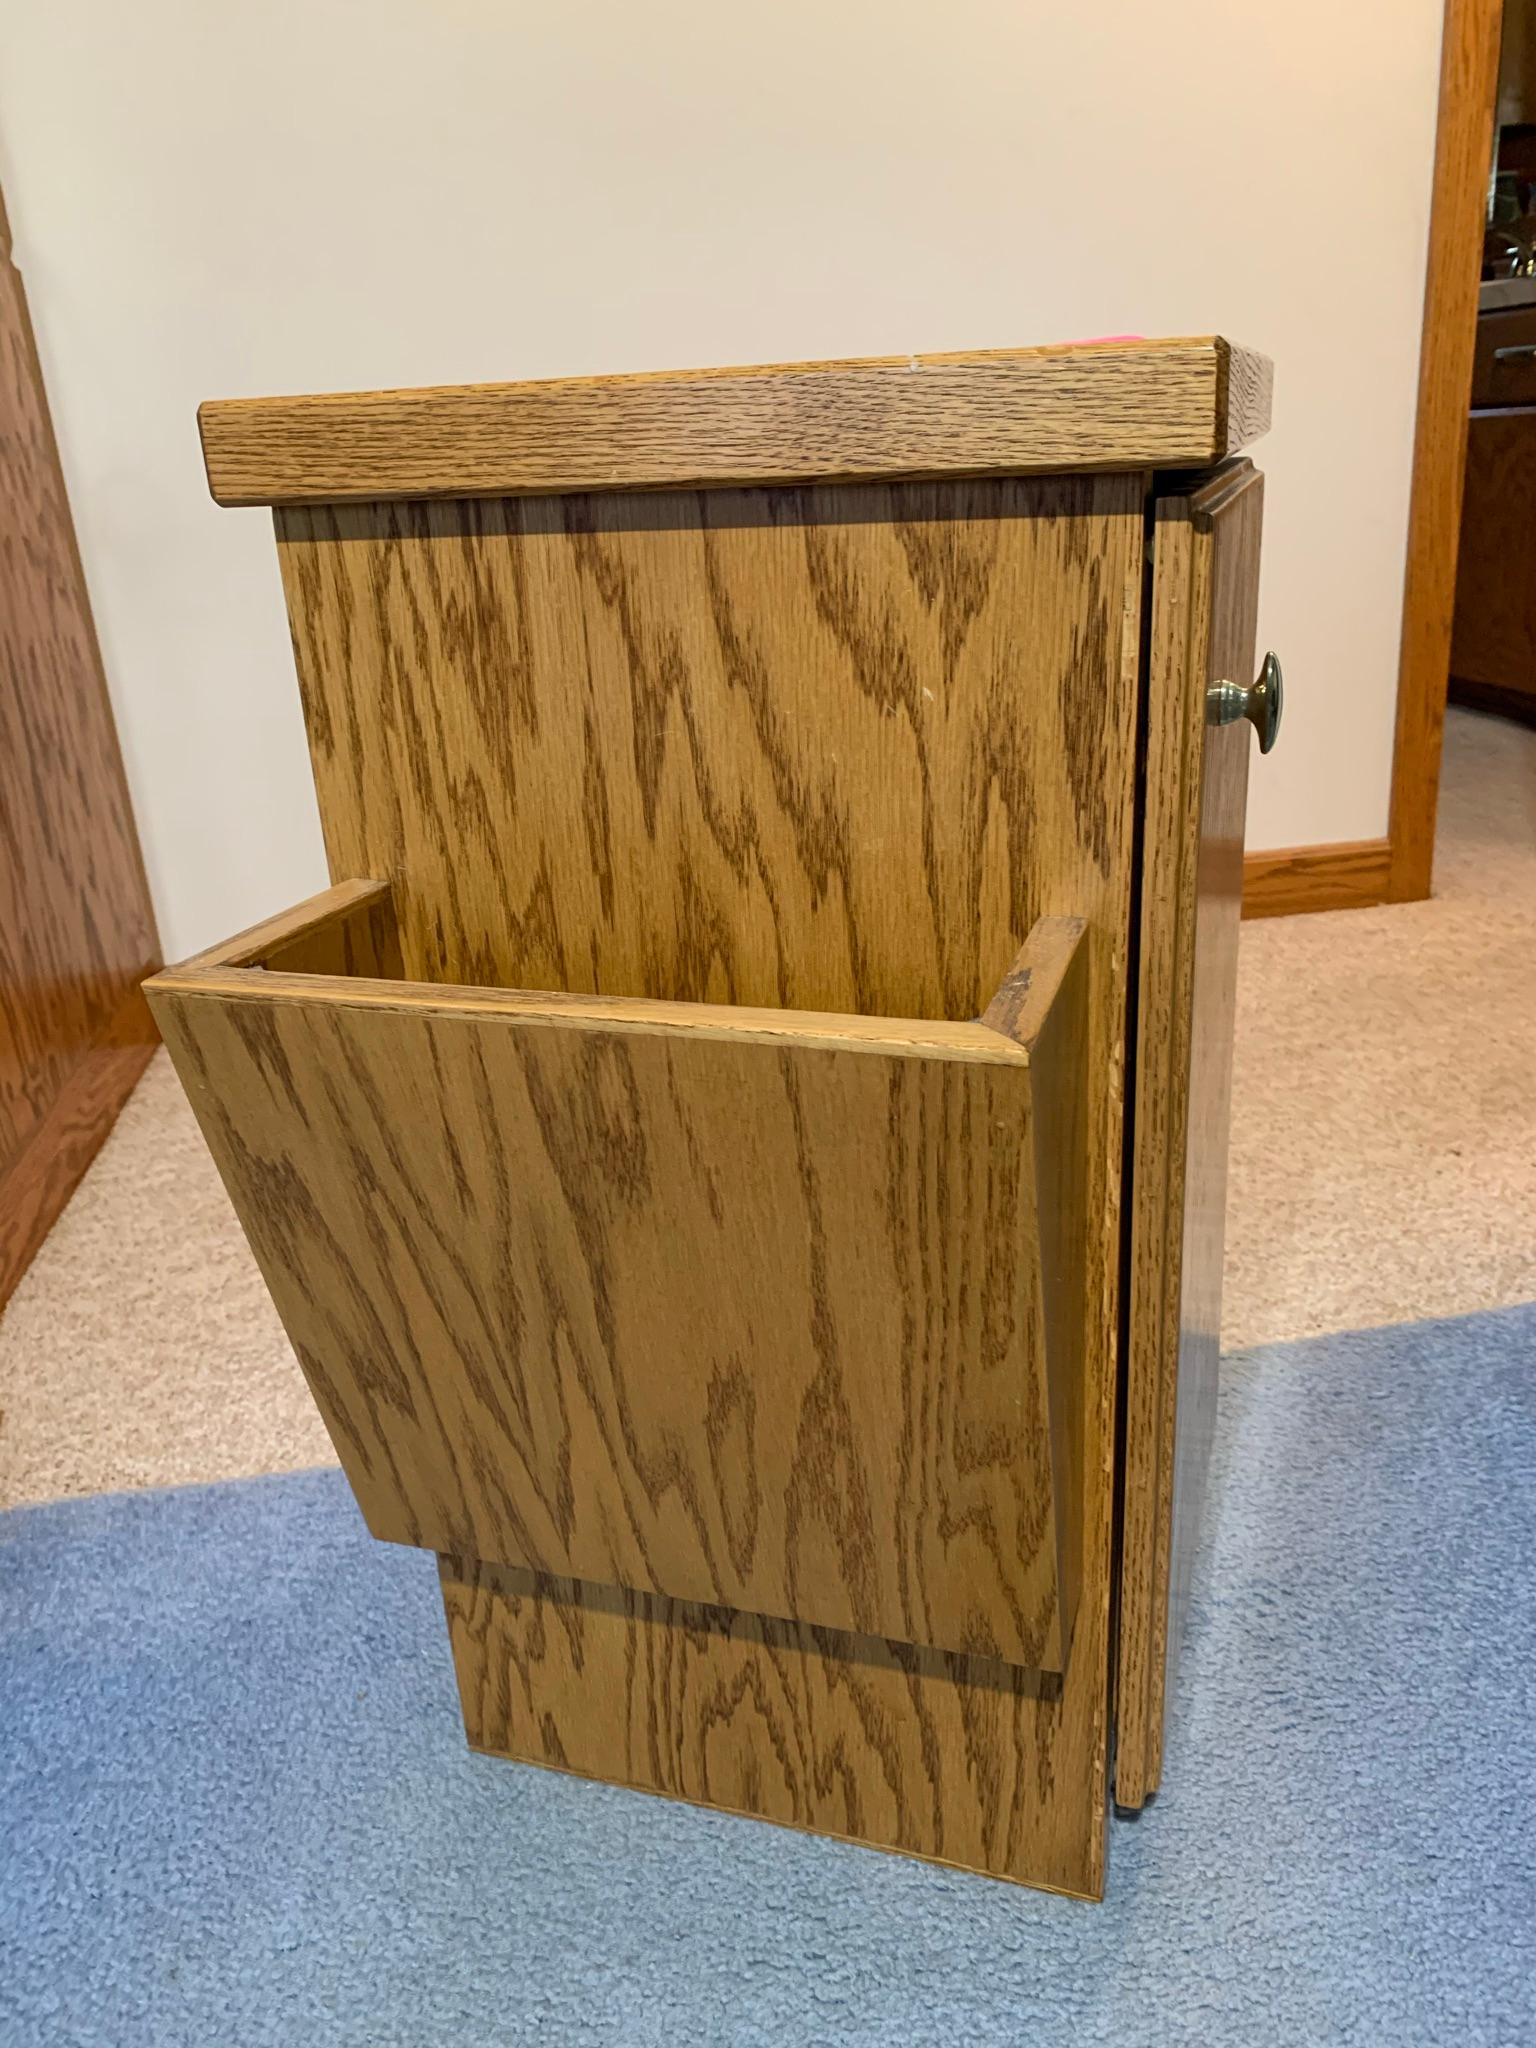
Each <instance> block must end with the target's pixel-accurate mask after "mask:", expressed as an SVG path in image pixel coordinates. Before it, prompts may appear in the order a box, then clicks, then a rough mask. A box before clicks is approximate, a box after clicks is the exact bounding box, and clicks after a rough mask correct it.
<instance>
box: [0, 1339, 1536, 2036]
mask: <svg viewBox="0 0 1536 2048" xmlns="http://www.w3.org/2000/svg"><path fill="white" fill-rule="evenodd" d="M1533 1368H1536V1308H1529V1309H1518V1310H1513V1311H1510V1312H1508V1313H1504V1314H1498V1315H1486V1316H1477V1317H1471V1318H1468V1319H1466V1320H1463V1321H1459V1322H1452V1323H1442V1324H1415V1325H1410V1326H1408V1327H1406V1328H1402V1329H1395V1330H1384V1331H1376V1332H1369V1333H1365V1334H1359V1335H1354V1336H1348V1337H1333V1338H1328V1339H1322V1340H1318V1341H1315V1342H1310V1343H1305V1344H1298V1345H1293V1346H1287V1347H1282V1348H1277V1349H1275V1350H1271V1351H1268V1352H1260V1353H1255V1354H1252V1355H1250V1356H1247V1357H1240V1358H1237V1359H1234V1360H1231V1361H1229V1364H1228V1367H1227V1386H1226V1393H1225V1408H1224V1418H1223V1427H1222V1434H1221V1440H1220V1444H1219V1448H1218V1463H1217V1470H1216V1474H1215V1483H1214V1490H1213V1496H1212V1509H1211V1515H1210V1521H1209V1525H1208V1539H1209V1540H1208V1542H1207V1545H1206V1551H1205V1556H1204V1559H1203V1562H1202V1568H1201V1573H1200V1575H1199V1579H1198V1583H1197V1587H1196V1604H1195V1612H1194V1618H1193V1627H1192V1632H1191V1636H1190V1640H1189V1644H1188V1650H1187V1655H1186V1658H1185V1662H1184V1683H1183V1693H1184V1698H1183V1702H1182V1710H1181V1712H1180V1714H1179V1717H1178V1721H1177V1725H1176V1732H1175V1735H1174V1739H1173V1745H1172V1750H1171V1753H1170V1757H1169V1762H1168V1775H1167V1790H1166V1791H1165V1792H1164V1794H1163V1795H1162V1796H1161V1797H1160V1798H1159V1799H1158V1800H1157V1801H1156V1802H1155V1804H1154V1805H1153V1806H1152V1807H1150V1808H1149V1809H1148V1810H1147V1812H1146V1813H1145V1814H1144V1815H1143V1816H1142V1817H1141V1818H1140V1819H1139V1820H1137V1821H1134V1822H1130V1821H1127V1822H1122V1823H1118V1824H1117V1825H1116V1826H1115V1828H1114V1830H1113V1835H1112V1840H1111V1855H1110V1898H1109V1902H1108V1903H1107V1904H1106V1905H1104V1906H1102V1907H1097V1908H1095V1907H1091V1906H1082V1905H1077V1904H1074V1903H1072V1902H1070V1901H1065V1900H1059V1899H1051V1898H1047V1897H1042V1896H1038V1895H1034V1894H1031V1893H1028V1892H1023V1891H1019V1890H1016V1889H1014V1888H1013V1887H1010V1886H1005V1885H999V1884H994V1883H990V1882H988V1881H987V1880H985V1879H980V1878H968V1877H965V1876H962V1875H959V1874H956V1873H953V1872H948V1871H943V1870H938V1869H934V1868H931V1867H929V1866H926V1865H923V1864H919V1863H912V1862H905V1861H902V1860H899V1859H896V1858H892V1857H889V1856H883V1855H878V1854H874V1853H872V1852H868V1851H861V1850H858V1849H853V1848H848V1847H845V1846H841V1845H839V1844H836V1843H830V1842H822V1841H817V1840H813V1839H811V1838H808V1837H804V1836H800V1835H795V1834H790V1833H785V1832H781V1831H779V1830H777V1829H772V1828H766V1827H760V1826H754V1825H753V1824H751V1823H749V1822H743V1821H737V1820H732V1819H728V1818H725V1817H720V1816H715V1815H711V1814H706V1813H700V1812H697V1811H695V1810H692V1809H689V1808H685V1807H678V1806H669V1805H666V1804H664V1803H662V1802H660V1801H657V1800H652V1799H646V1798H642V1797H640V1796H639V1795H636V1794H631V1793H625V1792H620V1791H615V1790H612V1789H610V1788H607V1787H603V1786H595V1785H587V1784H583V1783H580V1782H578V1781H574V1780H570V1779H564V1778H560V1777H556V1776H552V1775H549V1774H546V1773H543V1772H539V1771H534V1770H529V1769H522V1768H517V1767H514V1766H510V1765H504V1764H496V1763H493V1762H489V1761H486V1760H483V1759H477V1758H472V1757H471V1756H469V1754H468V1753H467V1752H466V1751H465V1749H464V1747H463V1744H462V1739H461V1736H460V1732H459V1724H458V1718H457V1709H456V1705H455V1701H454V1697H453V1689H452V1682H451V1678H450V1675H449V1670H448V1664H447V1657H446V1652H445V1646H444V1638H443V1627H442V1619H441V1614H440V1610H439V1607H438V1601H437V1590H436V1580H435V1574H434V1569H433V1565H432V1561H431V1559H430V1558H428V1557H425V1556H420V1555H417V1554H415V1553H413V1552H409V1551H402V1550H393V1549H388V1548H385V1547H384V1546H382V1545H378V1544H375V1543H373V1542H372V1541H371V1540H370V1539H369V1538H368V1537H367V1536H366V1535H365V1533H364V1531H363V1528H362V1525H361V1523H360V1521H359V1519H358V1517H357V1514H356V1512H355V1510H354V1508H353V1507H352V1504H351V1501H350V1498H349V1496H348V1495H347V1493H346V1492H345V1490H344V1488H343V1486H342V1483H341V1481H340V1479H339V1477H337V1476H335V1475H333V1474H331V1473H304V1474H301V1475H299V1476H297V1477H292V1478H282V1479H269V1480H257V1481H252V1482H249V1483H245V1484H240V1485H224V1486H211V1487H205V1488H193V1489H188V1490H184V1491H178V1492H173V1493H162V1494H141V1495H137V1496H132V1495H130V1496H114V1497H107V1498H100V1499H92V1500H86V1501H77V1502H69V1503H64V1504H61V1505H59V1506H56V1507H46V1508H38V1509H27V1510H18V1511H15V1512H13V1513H12V1514H10V1515H8V1516H4V1517H0V2042H3V2043H4V2044H5V2048H13V2044H15V2048H61V2044H65V2043H69V2044H87V2043H88V2044H92V2048H97V2044H99V2048H140V2044H151V2043H152V2044H155V2048H181V2044H186V2048H221V2044H238V2048H247V2044H252V2048H254V2044H266V2043H274V2044H275V2043H283V2044H304V2048H322V2044H324V2048H329V2044H336V2043H346V2044H353V2043H356V2044H362V2043H368V2044H396V2043H398V2044H403V2048H404V2044H408V2048H480V2044H491V2043H497V2044H500V2043H509V2042H525V2041H538V2042H549V2043H574V2042H583V2043H587V2042H594V2043H595V2042H604V2043H606V2042H625V2043H651V2042H654V2043H666V2044H669V2048H691V2044H695V2043H711V2044H714V2043H731V2044H736V2043H740V2044H748V2043H772V2044H774V2048H780V2044H791V2048H804V2044H814V2043H822V2042H825V2043H833V2042H881V2043H900V2044H903V2048H907V2044H929V2043H936V2044H949V2043H965V2044H972V2043H977V2044H991V2043H1003V2042H1006V2043H1010V2044H1012V2043H1053V2044H1054V2043H1061V2044H1066V2043H1072V2044H1074V2048H1076V2044H1085V2043H1095V2042H1107V2043H1114V2044H1143V2043H1144V2044H1148V2048H1151V2044H1156V2048H1174V2044H1179V2043H1184V2042H1189V2043H1199V2044H1201V2048H1218V2044H1227V2043H1232V2044H1238V2043H1240V2044H1243V2048H1262V2044H1269V2043H1284V2044H1287V2048H1290V2044H1311V2043H1330V2044H1331V2043H1337V2042H1348V2043H1382V2044H1390V2048H1415V2044H1419V2043H1424V2044H1431V2043H1432V2044H1435V2048H1481V2044H1496V2048H1514V2044H1520V2043H1530V2042H1532V2041H1536V1999H1533V1990H1532V1981H1533V1972H1536V1843H1533V1832H1532V1824H1531V1815H1530V1808H1529V1792H1528V1789H1527V1776H1528V1768H1529V1758H1530V1749H1531V1743H1532V1735H1533V1725H1536V1715H1533V1711H1532V1709H1533V1680H1532V1661H1533V1653H1536V1641H1533V1634H1536V1630H1533V1621H1536V1592H1533V1584H1532V1570H1533V1559H1536V1541H1533V1538H1536V1486H1533V1479H1536V1455H1533V1453H1536V1398H1533V1396H1536V1370H1533Z"/></svg>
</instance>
